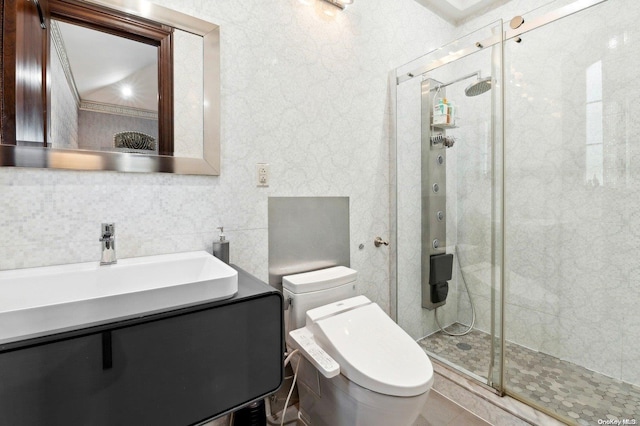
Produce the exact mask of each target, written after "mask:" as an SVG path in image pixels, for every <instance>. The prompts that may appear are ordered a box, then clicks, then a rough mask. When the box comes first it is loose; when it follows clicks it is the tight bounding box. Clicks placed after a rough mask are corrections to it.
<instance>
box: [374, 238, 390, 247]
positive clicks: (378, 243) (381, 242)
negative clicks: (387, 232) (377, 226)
mask: <svg viewBox="0 0 640 426" xmlns="http://www.w3.org/2000/svg"><path fill="white" fill-rule="evenodd" d="M373 245H375V246H376V247H380V246H388V245H389V241H385V240H383V239H382V238H380V237H376V239H375V240H373Z"/></svg>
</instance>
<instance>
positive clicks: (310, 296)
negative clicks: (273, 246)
mask: <svg viewBox="0 0 640 426" xmlns="http://www.w3.org/2000/svg"><path fill="white" fill-rule="evenodd" d="M357 276H358V272H357V271H355V270H353V269H351V268H347V267H346V266H334V267H333V268H327V269H319V270H317V271H311V272H304V273H302V274H295V275H287V276H284V277H282V291H283V293H284V299H285V301H289V302H290V304H289V308H288V310H287V312H285V329H286V332H287V333H288V332H289V331H291V330H295V329H297V328H300V327H304V326H305V315H306V313H307V311H308V310H309V309H313V308H317V307H319V306H323V305H326V304H328V303H332V302H337V301H338V300H342V299H347V298H349V297H354V296H356V279H357Z"/></svg>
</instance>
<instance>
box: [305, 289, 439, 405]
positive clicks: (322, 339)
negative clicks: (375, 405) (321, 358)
mask: <svg viewBox="0 0 640 426" xmlns="http://www.w3.org/2000/svg"><path fill="white" fill-rule="evenodd" d="M306 327H307V328H308V329H309V330H311V331H312V333H313V334H314V337H315V340H316V342H317V343H318V345H319V346H320V347H322V349H324V350H325V351H326V352H327V353H328V354H329V355H330V356H331V357H333V358H334V359H335V360H336V361H337V362H338V364H340V372H341V373H342V374H343V375H344V376H345V377H347V378H348V379H349V380H351V381H353V382H354V383H356V384H358V385H359V386H362V387H363V388H366V389H369V390H371V391H374V392H377V393H381V394H384V395H391V396H402V397H411V396H416V395H420V394H423V393H425V392H427V391H428V390H429V388H430V387H431V384H432V381H433V367H432V365H431V362H430V361H429V358H428V357H427V355H426V353H425V352H424V351H423V350H422V349H421V348H420V346H419V345H418V344H417V343H416V342H415V341H414V340H413V339H412V338H411V337H410V336H409V335H408V334H407V333H406V332H405V331H404V330H402V328H400V327H399V326H398V325H397V324H396V323H395V322H393V320H391V318H389V317H388V316H387V315H386V314H385V313H384V312H383V311H382V309H380V307H379V306H378V305H377V304H375V303H372V302H371V301H370V300H369V299H367V298H366V297H364V296H357V297H353V298H350V299H346V300H342V301H339V302H335V303H332V304H329V305H325V306H322V307H320V308H316V309H312V310H310V311H308V312H307V325H306Z"/></svg>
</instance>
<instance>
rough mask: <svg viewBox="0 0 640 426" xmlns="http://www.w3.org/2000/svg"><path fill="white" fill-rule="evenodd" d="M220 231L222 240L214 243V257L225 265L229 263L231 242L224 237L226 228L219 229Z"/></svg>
mask: <svg viewBox="0 0 640 426" xmlns="http://www.w3.org/2000/svg"><path fill="white" fill-rule="evenodd" d="M216 229H219V230H220V239H219V240H218V241H214V242H213V255H214V256H215V257H217V258H218V259H220V260H222V261H223V262H224V263H229V241H228V240H227V239H226V237H225V236H224V228H223V227H222V226H219V227H217V228H216Z"/></svg>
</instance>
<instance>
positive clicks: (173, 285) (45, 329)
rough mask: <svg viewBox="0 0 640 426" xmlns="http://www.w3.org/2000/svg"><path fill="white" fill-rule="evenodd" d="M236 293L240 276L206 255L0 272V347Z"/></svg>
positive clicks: (151, 257) (171, 255)
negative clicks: (4, 344) (21, 340)
mask: <svg viewBox="0 0 640 426" xmlns="http://www.w3.org/2000/svg"><path fill="white" fill-rule="evenodd" d="M237 291H238V273H237V271H236V270H235V269H233V268H231V267H230V266H229V265H227V264H226V263H224V262H222V261H220V260H219V259H217V258H215V257H213V256H212V255H211V254H209V253H207V252H204V251H197V252H189V253H177V254H166V255H159V256H148V257H138V258H131V259H120V260H118V263H116V264H114V265H106V266H100V265H99V262H88V263H75V264H70V265H60V266H48V267H43V268H30V269H16V270H10V271H0V344H1V343H8V342H12V341H16V340H20V339H24V338H27V337H36V336H40V335H44V334H48V333H51V332H54V331H62V330H65V329H73V328H77V327H79V326H85V325H95V324H98V323H105V322H110V321H113V320H121V319H125V318H131V317H136V316H143V315H146V314H150V313H153V312H157V311H162V310H168V309H172V308H178V307H184V306H188V305H193V304H197V303H203V302H211V301H216V300H223V299H228V298H231V297H233V296H234V295H235V294H236V293H237Z"/></svg>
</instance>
